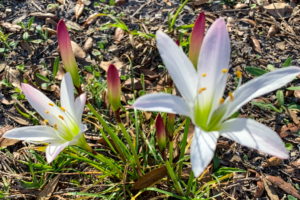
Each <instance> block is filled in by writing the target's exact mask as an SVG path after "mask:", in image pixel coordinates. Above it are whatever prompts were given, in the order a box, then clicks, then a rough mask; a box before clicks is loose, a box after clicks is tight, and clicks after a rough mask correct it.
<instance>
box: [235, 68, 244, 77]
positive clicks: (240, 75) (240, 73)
mask: <svg viewBox="0 0 300 200" xmlns="http://www.w3.org/2000/svg"><path fill="white" fill-rule="evenodd" d="M235 75H236V76H237V77H238V78H242V72H241V71H240V70H237V71H236V72H235Z"/></svg>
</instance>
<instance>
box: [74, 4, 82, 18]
mask: <svg viewBox="0 0 300 200" xmlns="http://www.w3.org/2000/svg"><path fill="white" fill-rule="evenodd" d="M83 9H84V3H83V2H82V0H77V2H76V5H75V8H74V12H75V18H76V19H78V18H79V17H80V16H81V14H82V12H83Z"/></svg>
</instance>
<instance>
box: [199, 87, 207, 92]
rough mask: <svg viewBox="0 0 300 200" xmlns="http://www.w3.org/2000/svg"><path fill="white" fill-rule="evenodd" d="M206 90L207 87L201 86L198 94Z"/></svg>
mask: <svg viewBox="0 0 300 200" xmlns="http://www.w3.org/2000/svg"><path fill="white" fill-rule="evenodd" d="M205 90H206V88H205V87H203V88H200V89H199V90H198V94H200V93H202V92H203V91H205Z"/></svg>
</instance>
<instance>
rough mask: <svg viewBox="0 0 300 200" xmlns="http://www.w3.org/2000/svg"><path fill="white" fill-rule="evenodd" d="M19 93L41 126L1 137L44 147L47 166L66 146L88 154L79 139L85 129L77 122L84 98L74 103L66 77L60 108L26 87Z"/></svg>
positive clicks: (84, 145)
mask: <svg viewBox="0 0 300 200" xmlns="http://www.w3.org/2000/svg"><path fill="white" fill-rule="evenodd" d="M22 91H23V93H24V94H25V96H26V98H27V100H28V102H29V103H30V104H31V106H32V107H33V108H34V109H35V110H36V111H37V112H38V113H39V114H40V115H41V116H42V117H43V118H44V119H45V120H44V123H45V125H39V126H28V127H21V128H15V129H12V130H10V131H7V132H6V133H5V134H4V136H3V137H5V138H11V139H17V140H24V141H26V142H31V143H41V144H45V143H48V146H47V148H46V158H47V161H48V163H50V162H52V161H53V160H54V159H55V157H56V156H57V155H58V154H59V153H60V152H61V151H63V150H64V148H66V147H67V146H69V145H77V146H80V147H82V148H85V149H87V150H91V148H90V147H89V146H88V144H87V142H86V140H85V138H84V135H83V132H84V131H85V130H86V126H85V125H83V124H82V122H81V117H82V113H83V109H84V105H85V100H86V95H85V94H81V95H80V96H79V97H77V98H76V100H74V86H73V82H72V78H71V76H70V74H69V73H66V75H65V76H64V78H63V80H62V82H61V91H60V95H61V101H60V102H61V106H60V107H59V106H57V105H55V104H54V102H53V101H51V100H50V99H49V98H48V97H46V96H45V95H44V94H43V93H41V92H40V91H38V90H37V89H35V88H33V87H32V86H30V85H28V84H25V83H23V84H22Z"/></svg>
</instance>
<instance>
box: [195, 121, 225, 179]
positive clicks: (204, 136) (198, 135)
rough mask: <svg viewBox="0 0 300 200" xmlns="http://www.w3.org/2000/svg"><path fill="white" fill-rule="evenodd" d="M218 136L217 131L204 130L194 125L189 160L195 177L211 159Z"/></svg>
mask: <svg viewBox="0 0 300 200" xmlns="http://www.w3.org/2000/svg"><path fill="white" fill-rule="evenodd" d="M218 137H219V133H218V132H205V131H203V130H201V129H200V128H198V127H195V134H194V137H193V141H192V145H191V162H192V169H193V172H194V176H195V177H198V176H199V175H200V174H201V173H202V172H203V171H204V169H205V168H206V167H207V165H208V164H209V163H210V161H211V160H212V158H213V156H214V152H215V149H216V146H217V139H218Z"/></svg>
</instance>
